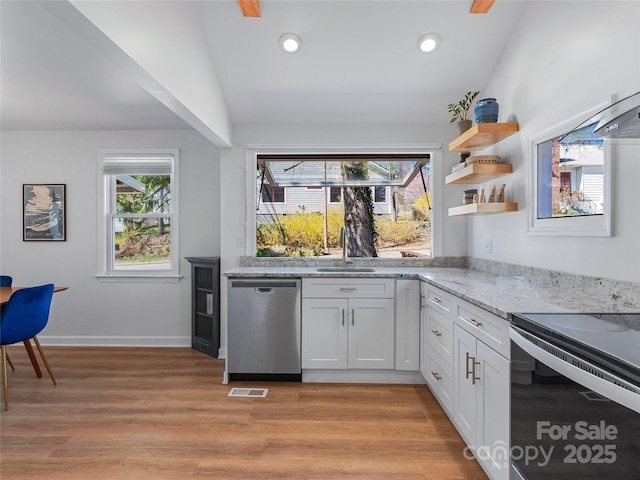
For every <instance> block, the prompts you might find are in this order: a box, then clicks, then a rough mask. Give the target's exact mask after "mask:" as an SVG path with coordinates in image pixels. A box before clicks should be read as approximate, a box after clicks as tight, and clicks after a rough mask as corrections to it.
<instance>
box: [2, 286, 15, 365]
mask: <svg viewBox="0 0 640 480" xmlns="http://www.w3.org/2000/svg"><path fill="white" fill-rule="evenodd" d="M12 283H13V277H10V276H9V275H0V287H10V286H11V284H12ZM1 312H2V307H1V306H0V313H1ZM7 362H8V363H9V366H10V367H11V370H15V369H16V367H14V366H13V362H12V361H11V359H10V358H9V355H7Z"/></svg>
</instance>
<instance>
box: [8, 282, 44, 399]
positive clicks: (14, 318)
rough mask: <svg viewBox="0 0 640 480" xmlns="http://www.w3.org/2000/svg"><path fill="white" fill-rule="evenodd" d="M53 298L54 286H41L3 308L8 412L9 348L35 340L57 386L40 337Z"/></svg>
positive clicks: (17, 294) (19, 294)
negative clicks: (18, 343)
mask: <svg viewBox="0 0 640 480" xmlns="http://www.w3.org/2000/svg"><path fill="white" fill-rule="evenodd" d="M52 297H53V284H48V285H40V286H38V287H27V288H21V289H20V290H17V291H16V292H14V293H13V295H11V298H9V301H8V302H7V304H6V305H5V306H4V308H3V309H2V320H1V321H0V349H1V350H2V352H1V353H2V387H3V393H4V409H5V410H8V409H9V392H8V380H7V362H6V359H7V348H6V346H7V345H10V344H13V343H17V342H23V341H25V340H27V341H30V340H31V339H33V341H34V342H35V344H36V347H37V348H38V351H39V352H40V356H41V357H42V361H43V362H44V366H45V367H46V368H47V372H49V376H50V377H51V380H52V381H53V384H54V385H56V378H55V377H54V375H53V371H52V370H51V367H50V366H49V362H48V361H47V357H46V356H45V354H44V352H43V351H42V347H41V346H40V342H39V341H38V337H36V335H37V334H38V333H40V332H41V331H42V329H43V328H44V327H45V326H46V325H47V322H48V321H49V309H50V307H51V298H52Z"/></svg>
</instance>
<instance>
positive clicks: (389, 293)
mask: <svg viewBox="0 0 640 480" xmlns="http://www.w3.org/2000/svg"><path fill="white" fill-rule="evenodd" d="M394 295H395V281H394V279H393V278H358V279H349V278H340V277H332V278H303V279H302V297H303V298H394Z"/></svg>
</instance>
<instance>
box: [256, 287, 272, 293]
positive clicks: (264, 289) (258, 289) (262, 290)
mask: <svg viewBox="0 0 640 480" xmlns="http://www.w3.org/2000/svg"><path fill="white" fill-rule="evenodd" d="M256 293H264V294H267V293H273V288H270V287H256Z"/></svg>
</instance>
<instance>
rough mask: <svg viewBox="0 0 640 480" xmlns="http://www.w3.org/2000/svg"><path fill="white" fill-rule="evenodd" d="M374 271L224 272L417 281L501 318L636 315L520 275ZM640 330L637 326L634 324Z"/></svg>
mask: <svg viewBox="0 0 640 480" xmlns="http://www.w3.org/2000/svg"><path fill="white" fill-rule="evenodd" d="M373 268H374V271H373V272H318V270H317V267H311V266H310V267H298V266H295V267H294V266H291V267H264V266H259V267H237V268H234V269H231V270H228V271H226V272H224V275H225V276H226V277H233V278H241V277H245V278H275V277H278V278H287V277H289V278H291V277H295V278H303V277H340V278H389V277H392V278H409V279H410V278H416V279H420V280H423V281H425V282H428V283H430V284H432V285H434V286H436V287H438V288H441V289H442V290H444V291H446V292H448V293H451V294H452V295H455V296H456V297H459V298H461V299H463V300H466V301H467V302H469V303H472V304H474V305H476V306H478V307H480V308H482V309H484V310H487V311H489V312H491V313H493V314H495V315H498V316H499V317H502V318H504V319H506V320H510V319H511V314H512V313H518V312H522V313H550V312H553V313H565V312H567V313H614V312H615V313H638V312H640V306H638V305H630V304H628V303H626V302H621V301H620V300H619V299H616V298H615V295H609V294H606V293H604V292H603V293H602V294H600V295H598V294H594V293H593V292H589V293H583V292H581V291H580V289H579V288H577V289H566V288H565V289H560V288H558V287H557V286H553V285H549V286H545V285H536V284H534V283H532V282H530V281H528V280H526V279H525V278H524V277H518V276H505V275H496V274H494V273H489V272H486V271H481V270H473V269H469V268H440V267H373ZM638 328H640V326H638Z"/></svg>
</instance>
